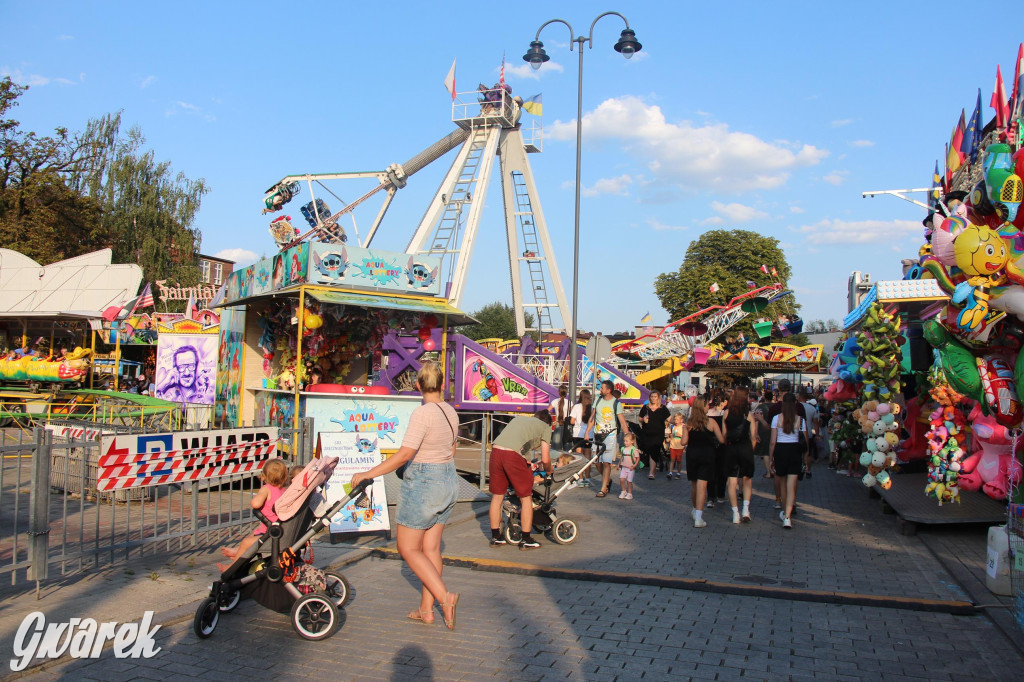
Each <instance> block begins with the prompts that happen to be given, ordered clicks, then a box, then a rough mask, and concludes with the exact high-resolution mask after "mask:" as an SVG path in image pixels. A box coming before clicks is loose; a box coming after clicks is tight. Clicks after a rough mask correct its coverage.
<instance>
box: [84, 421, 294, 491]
mask: <svg viewBox="0 0 1024 682" xmlns="http://www.w3.org/2000/svg"><path fill="white" fill-rule="evenodd" d="M277 443H278V431H277V428H276V427H272V426H270V427H267V426H264V427H255V428H242V429H219V430H215V431H179V432H177V433H146V434H132V435H126V434H117V435H112V436H107V435H103V436H101V438H100V457H99V461H98V462H97V464H98V466H99V475H98V477H97V478H98V481H97V485H96V488H97V489H98V490H100V491H105V490H119V489H122V488H141V487H146V486H153V485H162V484H165V483H180V482H183V481H197V480H202V479H206V478H216V477H219V476H227V475H229V474H240V473H246V472H250V471H251V472H254V473H255V472H259V471H260V470H261V469H262V468H263V464H264V463H265V462H266V461H267V460H268V459H271V458H273V457H276V456H277Z"/></svg>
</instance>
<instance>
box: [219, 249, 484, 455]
mask: <svg viewBox="0 0 1024 682" xmlns="http://www.w3.org/2000/svg"><path fill="white" fill-rule="evenodd" d="M439 267H440V259H439V258H437V257H433V256H415V257H413V256H410V255H409V254H405V253H394V252H389V251H382V250H378V249H365V248H360V247H355V246H347V245H344V244H325V243H319V242H312V243H311V242H305V243H302V244H299V245H297V246H293V247H291V248H289V249H286V250H285V251H282V252H281V253H279V254H277V255H276V256H274V257H273V258H267V259H264V260H261V261H259V262H257V263H255V264H253V265H250V266H249V267H247V268H242V269H239V270H236V271H235V272H233V273H231V276H230V278H229V279H228V282H227V285H226V296H225V299H224V301H223V303H222V304H221V315H220V334H219V344H218V362H217V364H218V366H219V371H218V373H217V382H216V398H215V400H216V403H215V416H214V421H215V423H216V425H217V426H223V427H227V426H239V425H242V424H245V423H252V422H254V421H255V422H256V423H261V424H269V425H278V426H287V427H292V426H293V425H295V424H296V423H297V421H298V419H299V418H300V417H313V418H314V429H315V431H316V433H317V434H319V433H320V432H335V431H352V432H359V433H367V434H371V433H372V434H374V435H376V436H377V440H378V442H379V447H380V449H381V450H383V451H394V450H397V449H398V446H399V444H400V443H401V441H402V436H403V435H404V433H405V428H406V425H407V423H408V420H409V416H410V415H411V413H412V411H413V409H415V408H416V407H417V406H418V405H419V404H420V397H419V395H418V394H416V393H406V394H405V395H402V394H399V392H398V391H399V390H400V389H402V388H404V389H411V388H412V387H413V386H412V381H411V380H410V379H411V378H412V377H413V376H414V374H415V369H417V368H418V366H419V364H418V363H419V361H422V360H424V359H436V360H437V361H438V362H439V363H441V366H442V368H444V370H445V376H446V377H448V378H449V381H447V382H446V387H445V391H446V397H447V398H449V399H450V398H451V395H450V394H451V392H452V390H453V385H454V382H452V381H451V380H450V379H451V378H452V376H453V375H452V372H453V371H454V368H453V367H452V363H453V361H454V356H453V353H451V352H449V348H448V334H447V330H448V329H449V328H450V326H451V325H457V324H468V323H472V322H475V321H474V320H473V319H472V318H471V317H469V316H467V315H465V314H463V313H462V312H461V311H459V310H458V309H456V308H454V307H453V306H452V305H450V304H449V303H448V301H447V300H446V299H445V298H444V297H443V296H442V295H441V287H440V282H439V281H438V279H437V272H438V270H439ZM435 330H436V331H435ZM396 335H398V336H399V337H401V338H408V337H410V336H412V337H413V338H415V339H416V343H415V344H413V345H414V346H415V353H414V354H413V355H414V357H415V360H416V362H415V363H409V366H408V367H407V368H406V370H407V371H405V372H400V373H399V374H400V376H397V377H394V381H386V380H384V379H383V378H382V377H383V373H384V371H385V370H386V369H387V367H386V364H387V362H388V358H387V354H386V353H385V342H386V340H387V339H388V338H389V337H395V336H396ZM398 345H399V347H402V346H401V344H398ZM410 350H411V349H406V353H407V354H408V353H409V352H410ZM395 352H396V351H395V348H394V347H393V348H392V349H391V353H392V354H393V353H395ZM396 383H397V384H399V386H397V387H396V386H395V385H394V384H396Z"/></svg>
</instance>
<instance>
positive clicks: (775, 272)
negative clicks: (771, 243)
mask: <svg viewBox="0 0 1024 682" xmlns="http://www.w3.org/2000/svg"><path fill="white" fill-rule="evenodd" d="M778 276H779V271H778V270H776V269H775V266H774V265H773V266H772V277H778Z"/></svg>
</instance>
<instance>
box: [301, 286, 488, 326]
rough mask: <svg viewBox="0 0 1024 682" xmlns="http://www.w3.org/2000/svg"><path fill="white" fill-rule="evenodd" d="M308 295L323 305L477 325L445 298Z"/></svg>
mask: <svg viewBox="0 0 1024 682" xmlns="http://www.w3.org/2000/svg"><path fill="white" fill-rule="evenodd" d="M306 295H307V296H311V297H313V298H315V299H316V300H318V301H320V302H321V303H333V304H336V305H355V306H361V307H364V308H392V309H395V310H404V311H408V312H419V313H434V314H435V315H437V316H438V317H441V316H442V315H447V316H448V324H477V320H475V319H473V318H472V317H470V316H469V315H467V314H466V313H464V312H462V311H461V310H459V309H458V308H456V307H455V306H453V305H451V304H450V303H448V301H447V300H445V299H443V298H425V297H421V296H416V297H413V296H409V297H406V296H388V295H385V294H376V293H359V292H354V291H338V290H334V289H331V290H327V289H320V288H316V287H306Z"/></svg>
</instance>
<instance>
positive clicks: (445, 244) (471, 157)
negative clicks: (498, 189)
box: [421, 126, 490, 281]
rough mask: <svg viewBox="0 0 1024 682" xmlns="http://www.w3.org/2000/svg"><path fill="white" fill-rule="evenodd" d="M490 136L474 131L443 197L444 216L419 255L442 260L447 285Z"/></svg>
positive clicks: (487, 131) (485, 129)
mask: <svg viewBox="0 0 1024 682" xmlns="http://www.w3.org/2000/svg"><path fill="white" fill-rule="evenodd" d="M489 134H490V128H489V127H486V126H484V127H479V128H473V132H472V134H471V137H470V143H469V145H470V146H469V151H468V152H467V154H466V160H465V162H464V163H463V164H462V168H460V169H459V175H458V178H457V179H456V181H455V186H454V189H453V190H452V193H451V196H448V197H446V199H447V201H446V202H445V207H444V213H442V214H441V218H440V220H438V221H437V227H436V228H435V229H434V234H433V235H432V236H431V238H430V242H429V244H430V248H429V249H427V250H426V251H424V252H421V253H428V254H431V255H440V256H441V269H442V271H443V272H446V273H447V276H448V280H449V281H450V280H451V275H452V272H453V271H454V268H455V262H456V260H457V259H458V255H459V229H460V227H461V226H462V222H463V217H462V216H463V212H464V211H465V210H466V205H467V204H470V203H471V202H472V201H473V195H474V194H475V193H476V191H475V190H476V187H475V185H476V181H477V175H478V174H479V171H480V162H481V160H482V158H483V153H484V148H485V147H486V146H487V137H488V135H489ZM449 256H450V257H451V260H450V264H449V266H448V269H447V270H445V269H444V261H445V259H446V258H448V257H449Z"/></svg>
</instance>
